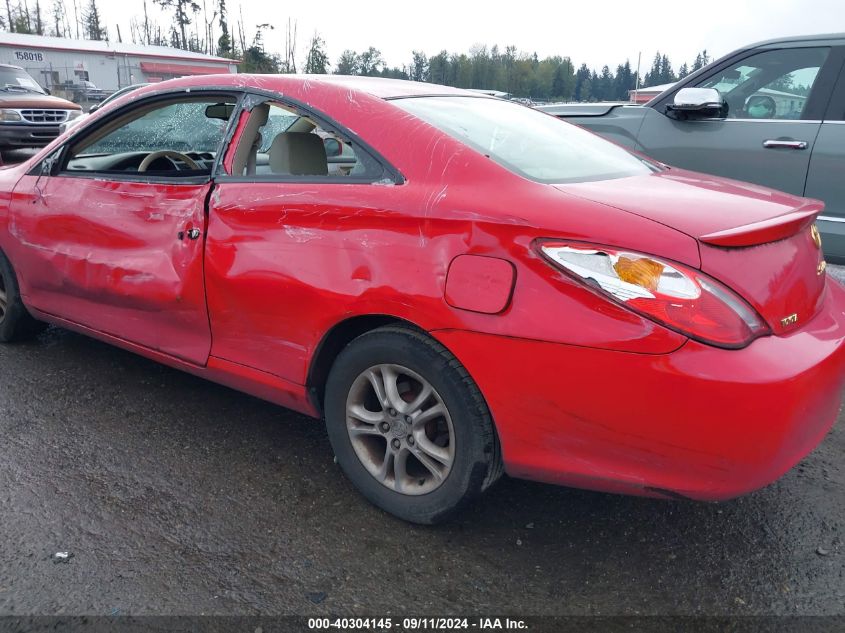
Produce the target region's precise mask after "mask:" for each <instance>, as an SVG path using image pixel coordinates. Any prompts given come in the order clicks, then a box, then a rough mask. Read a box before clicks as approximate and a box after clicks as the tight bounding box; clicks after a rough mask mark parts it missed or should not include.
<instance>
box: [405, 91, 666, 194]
mask: <svg viewBox="0 0 845 633" xmlns="http://www.w3.org/2000/svg"><path fill="white" fill-rule="evenodd" d="M391 103H393V105H395V106H397V107H399V108H401V109H403V110H405V111H406V112H410V113H411V114H413V115H415V116H417V117H419V118H421V119H423V120H424V121H426V122H428V123H430V124H431V125H433V126H435V127H437V128H439V129H440V130H442V131H443V132H445V133H446V134H449V135H450V136H453V137H454V138H456V139H457V140H459V141H461V142H462V143H465V144H466V145H469V146H470V147H472V148H474V149H475V150H477V151H479V152H481V153H482V154H484V155H485V156H487V157H488V158H491V159H492V160H494V161H496V162H497V163H499V164H500V165H502V166H503V167H506V168H507V169H509V170H511V171H513V172H515V173H517V174H519V175H521V176H524V177H525V178H529V179H531V180H534V181H536V182H543V183H550V184H551V183H561V184H562V183H569V182H585V181H591V180H608V179H611V178H624V177H627V176H637V175H641V174H648V173H651V172H653V171H655V170H656V169H657V168H656V167H655V166H654V165H652V164H650V163H648V162H646V161H645V160H642V159H640V158H638V157H637V156H635V155H633V154H631V153H629V152H628V151H626V150H624V149H622V148H621V147H619V146H617V145H614V144H613V143H611V142H610V141H606V140H604V139H603V138H601V137H599V136H596V135H595V134H592V133H591V132H587V131H586V130H583V129H581V128H579V127H577V126H575V125H572V124H570V123H566V122H564V121H561V120H560V119H557V118H555V117H553V116H551V115H548V114H544V113H542V112H538V111H537V110H533V109H531V108H528V107H525V106H522V105H518V104H516V103H512V102H509V101H502V100H499V99H485V98H476V97H414V98H407V99H396V100H394V101H392V102H391Z"/></svg>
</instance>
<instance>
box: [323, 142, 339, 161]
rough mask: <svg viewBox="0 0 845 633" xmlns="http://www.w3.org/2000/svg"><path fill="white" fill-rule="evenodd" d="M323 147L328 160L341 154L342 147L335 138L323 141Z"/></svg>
mask: <svg viewBox="0 0 845 633" xmlns="http://www.w3.org/2000/svg"><path fill="white" fill-rule="evenodd" d="M323 146H324V147H325V148H326V156H328V157H329V158H331V157H333V156H334V157H336V156H340V155H341V154H343V145H342V144H341V142H340V141H338V140H337V139H336V138H326V139H323Z"/></svg>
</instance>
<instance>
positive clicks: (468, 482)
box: [325, 326, 502, 524]
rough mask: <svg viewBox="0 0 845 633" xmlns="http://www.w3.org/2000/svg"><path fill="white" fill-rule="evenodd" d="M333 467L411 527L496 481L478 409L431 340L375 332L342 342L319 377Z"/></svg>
mask: <svg viewBox="0 0 845 633" xmlns="http://www.w3.org/2000/svg"><path fill="white" fill-rule="evenodd" d="M325 413H326V426H327V429H328V434H329V439H330V441H331V443H332V447H333V448H334V452H335V455H336V456H337V461H338V463H339V464H340V466H341V468H342V469H343V471H344V472H345V473H346V475H347V476H348V477H349V479H350V480H352V483H353V484H355V486H356V487H357V488H358V489H359V490H360V491H361V493H362V494H363V495H364V496H365V497H367V499H369V500H370V501H371V502H372V503H374V504H375V505H377V506H378V507H380V508H382V509H383V510H386V511H387V512H390V513H391V514H394V515H396V516H398V517H399V518H402V519H405V520H407V521H412V522H414V523H427V524H431V523H437V522H439V521H442V520H444V519H446V518H448V517H449V516H450V515H451V514H452V513H454V512H455V511H456V510H458V509H459V508H460V507H461V506H463V505H464V504H465V503H466V502H468V501H469V500H470V499H472V498H473V497H475V496H477V495H478V494H479V493H481V491H482V490H484V489H485V488H487V487H488V486H490V485H491V484H492V483H494V482H495V481H496V479H498V477H499V476H500V475H501V472H502V469H501V458H500V455H499V449H498V443H497V439H496V434H495V431H494V429H493V422H492V420H491V417H490V412H489V410H488V409H487V405H486V403H485V402H484V399H483V397H482V395H481V393H480V391H479V389H478V387H477V386H476V384H475V382H474V381H473V380H472V378H471V377H470V376H469V374H468V373H467V371H466V369H464V367H463V366H462V365H461V364H460V362H459V361H458V360H457V359H456V358H455V357H454V356H453V355H452V354H451V353H450V352H449V351H448V350H446V349H445V348H444V347H443V346H442V345H440V344H439V343H438V342H437V341H435V340H433V339H431V338H430V337H428V336H426V335H425V334H423V333H421V332H418V331H416V330H413V329H410V328H405V327H394V326H391V327H384V328H379V329H377V330H373V331H372V332H368V333H366V334H364V335H362V336H360V337H358V338H357V339H355V340H354V341H352V342H351V343H350V344H349V345H348V346H347V347H346V348H345V349H344V350H343V351H342V352H341V353H340V355H339V356H338V358H337V360H336V361H335V364H334V366H333V367H332V370H331V373H330V374H329V379H328V383H327V385H326V399H325Z"/></svg>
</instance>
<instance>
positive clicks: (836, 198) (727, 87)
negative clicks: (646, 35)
mask: <svg viewBox="0 0 845 633" xmlns="http://www.w3.org/2000/svg"><path fill="white" fill-rule="evenodd" d="M539 109H541V110H544V111H546V112H548V113H550V114H554V115H555V116H558V117H561V118H563V119H565V120H567V121H569V122H571V123H576V124H578V125H580V126H583V127H585V128H587V129H590V130H592V131H594V132H596V133H598V134H601V135H602V136H605V137H607V138H609V139H611V140H613V141H615V142H617V143H619V144H621V145H624V146H626V147H630V148H632V149H635V150H638V151H640V152H643V153H645V154H647V155H649V156H652V157H653V158H656V159H657V160H659V161H661V162H664V163H667V164H669V165H676V166H678V167H683V168H685V169H692V170H696V171H702V172H708V173H711V174H716V175H719V176H726V177H728V178H735V179H737V180H745V181H749V182H754V183H758V184H761V185H766V186H767V187H773V188H775V189H780V190H782V191H787V192H789V193H793V194H798V195H804V196H807V197H810V198H819V199H821V200H824V202H825V203H826V209H825V212H824V215H822V216H820V218H819V222H818V225H819V229H820V230H821V232H822V235H823V241H824V252H825V255H826V257H827V259H828V260H829V261H832V262H835V263H845V34H836V35H816V36H804V37H794V38H785V39H779V40H771V41H767V42H761V43H759V44H754V45H752V46H748V47H746V48H743V49H741V50H738V51H735V52H733V53H731V54H730V55H727V56H725V57H723V58H721V59H719V60H717V61H715V62H713V63H712V64H710V65H708V66H705V67H704V68H702V69H701V70H698V71H697V72H695V73H693V74H692V75H690V76H688V77H686V78H684V79H683V80H681V81H679V82H678V83H677V84H675V85H673V86H672V87H671V88H669V89H668V90H666V91H665V92H663V93H662V94H660V95H658V96H657V97H655V98H654V99H652V100H651V101H650V102H648V103H647V104H645V105H642V106H636V105H627V104H563V105H549V106H540V108H539Z"/></svg>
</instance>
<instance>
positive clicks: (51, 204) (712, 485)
mask: <svg viewBox="0 0 845 633" xmlns="http://www.w3.org/2000/svg"><path fill="white" fill-rule="evenodd" d="M0 192H2V205H0V248H2V253H3V257H2V258H0V269H2V294H0V297H2V303H0V305H2V308H0V314H2V321H0V338H1V339H2V340H3V341H15V340H18V339H21V338H24V337H26V336H29V335H32V334H33V333H35V332H37V331H38V330H39V329H40V327H42V325H43V323H53V324H56V325H59V326H61V327H66V328H70V329H73V330H76V331H79V332H83V333H85V334H89V335H91V336H93V337H96V338H99V339H102V340H105V341H108V342H111V343H114V344H115V345H118V346H121V347H124V348H126V349H129V350H132V351H134V352H137V353H139V354H143V355H145V356H147V357H150V358H153V359H156V360H158V361H161V362H163V363H166V364H168V365H170V366H173V367H176V368H179V369H182V370H185V371H188V372H190V373H193V374H196V375H198V376H203V377H206V378H208V379H210V380H213V381H216V382H219V383H221V384H225V385H229V386H232V387H235V388H237V389H241V390H243V391H245V392H248V393H251V394H254V395H256V396H259V397H262V398H266V399H267V400H271V401H273V402H276V403H278V404H280V405H283V406H285V407H289V408H292V409H295V410H297V411H301V412H303V413H305V414H308V415H310V416H313V417H315V418H319V417H321V416H322V417H324V418H325V420H326V426H327V429H328V434H329V437H330V439H331V443H332V446H333V448H334V451H335V454H336V456H337V461H338V463H339V464H340V466H341V467H342V469H343V470H344V472H345V473H346V474H347V475H348V477H349V478H350V479H351V480H352V481H353V482H354V484H355V485H356V486H357V487H358V489H359V490H360V491H361V492H362V493H363V494H364V495H365V496H366V497H367V498H368V499H369V500H370V501H372V502H373V503H375V504H376V505H378V506H380V507H381V508H384V509H385V510H387V511H388V512H391V513H393V514H395V515H397V516H399V517H402V518H404V519H407V520H409V521H415V522H420V523H431V522H435V521H438V520H442V519H443V518H445V517H447V516H448V515H449V514H450V513H451V512H453V511H454V510H455V509H456V508H458V507H460V506H461V505H462V504H463V503H465V502H466V501H467V500H468V499H470V498H472V497H474V496H476V495H478V494H479V493H480V492H481V491H483V490H484V489H485V488H487V487H488V486H490V485H491V484H493V483H494V482H495V481H496V480H497V478H498V477H499V476H500V475H501V473H502V472H503V471H504V472H507V473H508V474H510V475H512V476H514V477H523V478H528V479H535V480H540V481H546V482H554V483H559V484H566V485H572V486H580V487H585V488H593V489H597V490H605V491H613V492H624V493H633V494H642V495H651V496H657V497H686V498H692V499H702V500H718V499H726V498H729V497H734V496H736V495H741V494H743V493H747V492H749V491H752V490H754V489H757V488H759V487H761V486H764V485H766V484H768V483H770V482H772V481H774V480H775V479H777V478H778V477H780V476H781V475H782V474H783V473H785V472H786V471H787V470H788V469H789V468H791V467H792V466H793V465H794V464H795V463H796V462H798V461H799V460H800V459H801V458H802V457H803V456H805V455H806V454H807V453H808V452H809V451H811V450H812V449H813V448H814V447H815V446H816V445H817V444H818V443H819V442H820V441H821V439H822V438H823V437H824V435H825V433H826V432H827V431H828V429H829V428H830V426H831V425H832V423H833V422H834V420H835V418H836V416H837V413H838V410H839V403H840V395H841V389H842V385H843V369H845V349H843V338H844V337H845V313H843V311H845V290H844V289H843V288H842V287H841V286H840V285H839V284H838V283H836V282H835V281H833V280H831V279H830V278H828V276H827V275H826V274H825V272H824V260H823V259H822V256H821V250H820V239H819V236H818V232H817V230H816V229H815V227H814V224H813V222H814V219H815V217H816V215H817V214H818V213H819V212H820V211H821V210H822V205H821V204H820V203H818V202H815V201H811V200H806V199H802V198H796V197H793V196H790V195H786V194H783V193H778V192H776V191H771V190H769V189H765V188H762V187H758V186H754V185H748V184H743V183H739V182H733V181H728V180H723V179H720V178H716V177H711V176H704V175H700V174H695V173H691V172H686V171H682V170H678V169H673V168H670V167H667V166H665V165H662V164H659V163H655V162H652V161H650V160H649V159H647V158H644V157H641V156H637V155H634V154H631V153H629V152H628V151H626V150H624V149H622V148H620V147H618V146H616V145H614V144H612V143H609V142H607V141H605V140H603V139H601V138H599V137H598V136H595V135H593V134H591V133H589V132H586V131H584V130H582V129H580V128H577V127H575V126H572V125H569V124H567V123H564V122H562V121H560V120H558V119H555V118H554V117H552V116H549V115H546V114H542V113H540V112H537V111H534V110H532V109H530V108H527V107H524V106H521V105H517V104H513V103H509V102H506V101H501V100H498V99H494V98H488V97H485V96H482V95H479V94H476V93H468V92H463V91H460V90H454V89H451V88H444V87H441V86H434V85H429V84H416V83H410V82H402V81H394V80H383V79H365V78H348V77H334V76H329V77H319V78H318V77H302V76H299V77H297V76H245V75H226V76H219V77H194V78H185V79H179V80H174V81H170V82H165V83H162V84H158V85H155V86H150V87H147V88H144V89H141V90H138V91H135V92H133V93H131V94H130V95H128V96H126V97H123V98H122V99H120V100H118V101H116V102H115V103H114V104H112V105H110V106H108V107H106V108H103V109H102V110H100V111H98V112H97V113H96V114H95V115H93V116H92V117H90V119H89V120H87V121H86V122H85V123H84V124H83V125H80V126H79V127H78V128H75V129H73V130H72V131H71V132H69V133H67V134H65V135H64V136H63V137H61V138H59V139H58V140H57V141H56V142H54V143H53V144H52V145H50V146H49V147H47V148H46V149H45V150H43V151H42V152H41V153H39V154H38V155H37V156H35V157H34V158H32V159H31V160H29V161H28V162H26V163H25V164H22V165H18V166H13V167H7V168H4V169H2V170H0ZM232 424H237V420H232Z"/></svg>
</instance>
